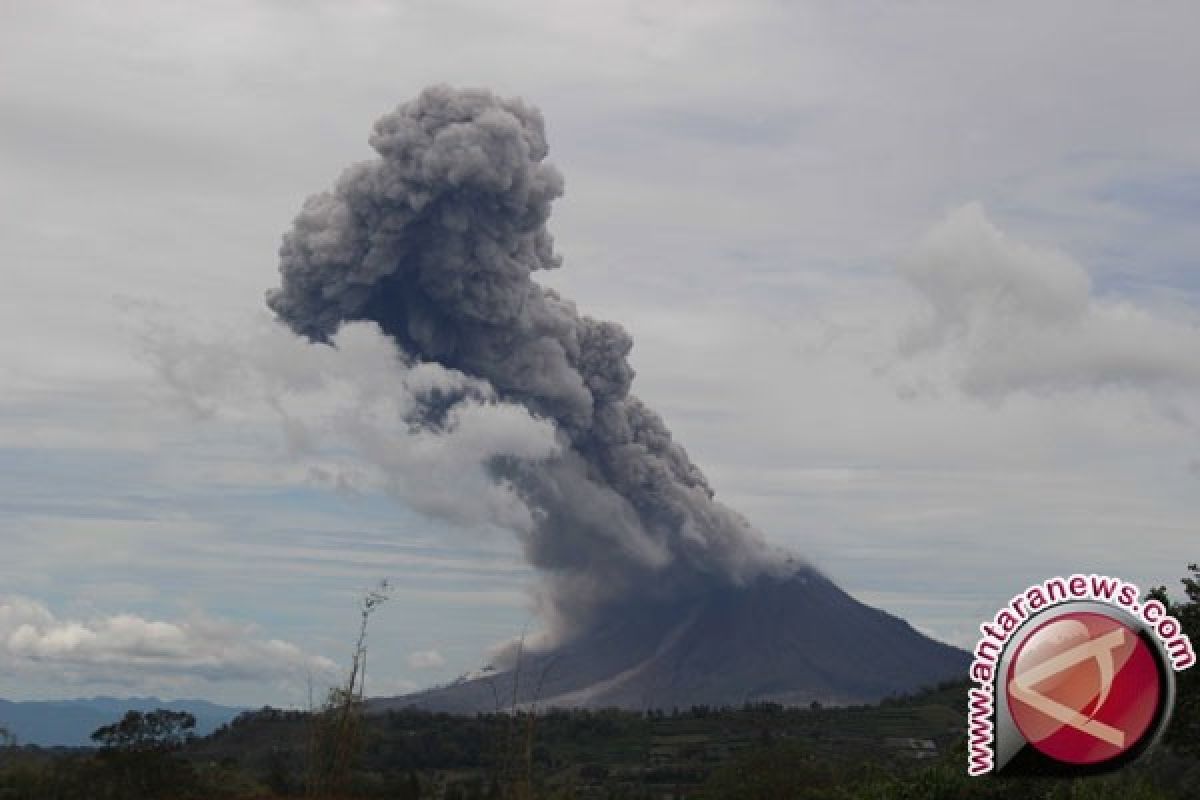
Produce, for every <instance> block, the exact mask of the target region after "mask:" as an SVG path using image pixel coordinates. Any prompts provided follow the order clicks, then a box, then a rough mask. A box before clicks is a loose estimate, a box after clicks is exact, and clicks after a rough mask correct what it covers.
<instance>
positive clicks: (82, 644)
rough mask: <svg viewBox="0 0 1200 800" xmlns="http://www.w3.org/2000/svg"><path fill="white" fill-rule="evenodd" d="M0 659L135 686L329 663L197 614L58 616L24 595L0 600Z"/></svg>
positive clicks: (290, 675)
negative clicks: (157, 617) (173, 616)
mask: <svg viewBox="0 0 1200 800" xmlns="http://www.w3.org/2000/svg"><path fill="white" fill-rule="evenodd" d="M0 664H2V665H3V667H4V668H5V669H6V670H9V671H15V672H25V673H30V672H38V673H45V672H47V671H48V672H50V673H53V674H57V675H59V676H61V677H62V678H63V680H64V681H66V680H70V679H71V676H73V675H78V674H84V675H86V678H87V680H88V681H114V682H118V683H123V684H127V685H128V684H137V683H139V682H140V683H147V682H155V681H161V680H164V679H167V680H169V679H177V678H179V677H186V678H201V679H204V680H207V681H213V682H222V681H271V680H280V679H283V680H292V681H298V680H305V679H306V678H307V676H309V675H312V676H314V677H316V678H318V679H320V678H326V677H328V676H329V675H330V674H331V673H332V671H333V670H334V668H335V665H334V663H333V662H332V661H330V660H329V659H327V658H324V657H322V656H316V655H312V654H309V653H305V652H304V651H303V650H301V649H300V648H299V647H297V646H296V645H294V644H292V643H290V642H286V641H283V640H280V639H271V638H264V637H263V636H262V635H261V633H260V631H259V630H258V628H257V627H256V626H254V625H245V624H239V623H235V622H229V621H225V620H219V619H213V618H211V617H205V616H199V615H197V616H192V617H190V618H188V619H184V620H179V621H174V622H168V621H162V620H151V619H145V618H143V617H140V616H137V615H134V614H114V615H110V616H100V617H96V618H94V619H89V620H73V619H61V618H59V617H57V616H55V614H53V613H52V612H51V611H50V610H49V609H48V608H46V606H44V605H42V604H41V603H39V602H37V601H36V600H32V599H30V598H28V597H22V596H11V597H5V598H0Z"/></svg>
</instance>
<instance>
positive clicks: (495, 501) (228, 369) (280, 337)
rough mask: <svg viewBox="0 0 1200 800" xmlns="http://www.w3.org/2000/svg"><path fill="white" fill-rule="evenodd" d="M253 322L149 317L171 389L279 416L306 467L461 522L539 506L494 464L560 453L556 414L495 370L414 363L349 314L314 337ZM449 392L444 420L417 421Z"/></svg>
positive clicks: (517, 519) (500, 520)
mask: <svg viewBox="0 0 1200 800" xmlns="http://www.w3.org/2000/svg"><path fill="white" fill-rule="evenodd" d="M255 323H256V324H255V325H253V326H252V329H251V331H250V332H248V333H242V334H233V335H228V336H225V337H222V338H220V339H217V338H204V337H199V336H193V335H190V334H187V333H185V332H183V331H182V330H181V329H179V328H175V327H172V326H170V325H164V324H150V326H149V330H148V331H147V333H146V335H145V336H144V347H145V352H146V353H147V354H148V357H149V358H150V360H151V361H152V362H153V364H154V366H155V367H156V370H157V373H158V375H159V377H160V378H161V380H162V382H163V384H164V385H165V386H166V387H168V389H169V390H170V396H171V397H173V398H175V399H176V400H178V401H180V402H182V403H183V405H184V406H185V407H186V408H187V409H189V410H190V411H191V412H192V413H193V414H194V415H196V416H198V417H213V416H220V417H223V418H225V419H226V420H243V421H251V422H258V423H262V422H269V421H270V420H272V419H274V420H277V421H278V422H279V423H280V424H281V425H282V431H283V435H284V439H285V441H286V444H287V449H288V452H289V453H290V455H291V456H292V457H293V458H295V459H298V460H300V461H301V462H302V463H304V464H305V465H306V466H307V467H308V470H307V475H308V476H309V477H310V478H311V479H313V480H316V481H319V482H322V483H326V484H328V485H330V486H331V487H333V488H335V489H338V490H340V491H354V490H356V489H357V490H364V491H370V490H377V491H386V492H388V493H390V494H391V495H393V496H394V497H396V498H398V499H399V500H401V501H402V502H404V503H405V504H406V505H407V506H408V507H410V508H412V509H414V510H416V511H419V512H422V513H425V514H428V515H430V516H433V517H437V518H440V519H445V520H449V521H451V522H453V523H456V524H460V525H464V526H481V525H495V526H498V527H502V528H507V529H510V530H515V531H523V530H526V529H527V528H528V527H529V526H530V524H531V522H530V511H529V509H528V508H527V507H526V506H525V504H524V503H523V502H522V501H521V500H520V499H519V498H518V497H517V496H516V494H515V493H514V492H513V491H512V489H511V487H509V486H508V485H506V484H503V483H497V482H496V481H494V480H493V479H492V478H491V477H490V476H489V475H488V474H487V473H486V464H487V463H488V462H489V461H490V460H491V459H493V458H495V457H497V456H512V457H515V458H520V459H528V460H537V459H544V458H548V457H551V456H553V455H555V454H556V453H557V452H558V443H557V441H556V440H555V430H554V426H553V424H552V423H551V422H549V421H546V420H542V419H538V418H535V417H534V416H532V415H531V414H530V412H529V411H527V410H526V409H524V408H523V407H521V406H518V405H514V404H512V403H506V402H500V401H498V400H497V399H496V397H495V393H494V391H493V390H492V388H491V387H490V386H489V385H488V384H487V382H486V381H482V380H478V379H475V378H471V377H468V376H466V375H464V374H462V373H460V372H458V371H456V370H452V369H447V368H445V367H442V366H440V365H438V364H433V363H418V364H409V363H407V362H406V361H405V359H404V357H402V355H401V354H400V352H399V351H398V350H397V348H396V345H395V343H394V342H393V341H392V340H391V339H390V338H389V337H387V336H386V335H384V334H383V333H382V332H381V331H380V330H379V328H378V327H377V326H376V325H375V324H374V323H350V324H347V325H344V326H343V327H342V328H341V329H340V330H339V331H338V333H337V334H336V335H335V336H334V337H333V339H332V341H331V342H330V344H328V345H326V344H316V343H313V342H309V341H308V340H306V339H302V338H301V337H298V336H296V335H295V334H293V333H291V332H290V331H288V330H286V329H285V328H284V327H283V326H282V325H279V324H277V323H274V322H271V321H269V320H266V319H265V318H262V317H260V318H255ZM431 397H432V398H434V400H433V405H437V404H438V402H439V400H438V398H441V399H442V401H444V400H445V399H447V398H448V399H450V400H451V401H453V402H452V403H451V405H452V407H450V408H449V410H448V411H446V412H445V414H446V416H445V420H444V422H443V423H442V424H441V425H440V426H438V427H437V428H436V429H434V428H431V427H430V426H421V427H420V429H416V427H417V426H414V425H410V423H409V419H410V417H411V416H412V415H413V414H418V413H424V411H423V405H424V404H425V403H427V402H429V398H431Z"/></svg>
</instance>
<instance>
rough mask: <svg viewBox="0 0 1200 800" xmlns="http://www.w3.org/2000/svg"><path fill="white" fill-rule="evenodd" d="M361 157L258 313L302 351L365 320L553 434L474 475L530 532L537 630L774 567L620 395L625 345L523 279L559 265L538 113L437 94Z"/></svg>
mask: <svg viewBox="0 0 1200 800" xmlns="http://www.w3.org/2000/svg"><path fill="white" fill-rule="evenodd" d="M370 143H371V146H372V147H373V148H374V149H375V150H376V151H377V152H378V154H379V158H376V159H374V160H371V161H367V162H364V163H360V164H356V165H354V166H352V167H350V168H349V169H347V170H346V171H345V172H344V173H343V174H342V176H341V178H340V179H339V180H338V182H337V184H336V185H335V187H334V188H333V190H332V191H328V192H324V193H321V194H317V195H314V196H312V197H310V198H309V199H308V200H307V201H306V202H305V204H304V207H303V210H302V211H301V212H300V214H299V215H298V216H297V218H296V220H295V223H294V225H293V227H292V229H291V230H290V231H289V232H287V233H286V234H285V236H284V241H283V245H282V248H281V251H280V255H281V262H280V273H281V276H282V285H281V287H280V288H278V289H275V290H272V291H271V292H270V293H269V295H268V300H267V302H268V305H269V306H270V307H271V308H272V309H273V310H274V311H275V312H276V313H277V314H278V316H279V317H280V318H281V319H282V320H284V321H285V322H286V323H287V324H288V325H289V326H290V327H291V328H292V329H293V330H294V331H296V332H297V333H299V334H302V335H304V336H306V337H308V338H310V339H312V340H314V341H329V340H330V339H331V338H332V337H333V336H334V334H335V333H336V332H337V331H338V329H339V327H340V326H341V325H342V324H344V323H346V322H350V321H355V320H369V321H373V322H375V323H376V324H378V325H379V326H380V328H381V329H382V330H383V331H384V332H385V333H386V334H388V335H389V336H390V337H392V338H393V339H394V340H395V341H396V343H397V345H398V346H399V347H400V349H401V350H403V351H404V352H405V353H406V354H407V355H408V356H409V357H410V358H412V359H414V360H415V361H418V362H436V363H438V364H441V365H443V366H445V367H448V368H451V369H455V370H460V371H462V372H463V373H466V374H467V375H469V376H472V377H474V378H477V379H481V380H483V381H486V382H487V384H489V385H490V387H491V388H492V389H493V390H494V392H495V395H496V397H497V398H499V399H500V400H501V401H505V402H511V403H519V404H521V405H523V406H524V407H525V408H527V409H528V410H529V411H530V412H531V413H532V414H534V415H535V416H537V417H539V418H543V419H547V420H551V421H552V422H553V423H554V425H555V429H556V436H557V438H558V440H559V444H560V448H561V452H560V454H559V455H558V456H556V457H554V458H550V459H541V460H526V459H520V458H512V457H507V456H499V457H493V458H492V459H491V461H490V462H489V464H488V469H489V471H490V473H491V474H492V475H493V477H494V478H495V480H496V481H499V482H503V483H505V484H508V485H511V486H512V487H513V489H514V490H515V491H516V492H517V494H518V495H519V496H520V497H521V498H522V500H523V501H524V502H525V503H526V504H527V505H528V506H529V509H530V511H531V513H532V517H533V520H534V524H533V525H532V527H531V528H530V529H528V530H526V531H518V535H520V536H521V537H522V539H523V545H524V549H525V552H526V554H527V558H528V559H529V561H530V563H531V564H533V565H534V566H535V567H537V568H539V569H540V570H541V571H542V574H543V575H544V577H545V582H544V587H545V595H544V598H545V601H546V602H545V604H544V605H543V608H542V611H543V613H544V614H545V616H546V617H547V621H548V622H549V623H550V625H551V629H552V630H553V631H555V632H557V633H560V634H561V633H564V632H569V631H571V630H575V629H577V628H578V627H579V626H581V625H586V624H588V623H589V622H593V621H594V618H595V616H596V615H598V614H607V613H610V612H611V611H613V610H614V609H617V608H620V607H625V606H626V604H627V603H630V602H634V603H637V602H643V601H644V600H646V599H648V598H653V597H664V598H666V597H670V598H672V599H678V598H680V597H685V596H686V595H687V594H688V593H689V592H700V591H703V590H705V589H706V588H707V587H711V586H712V585H713V584H714V583H725V584H728V583H738V582H742V581H744V580H746V579H747V578H750V577H752V576H755V575H758V574H760V573H761V572H763V571H764V570H768V569H773V568H774V567H775V566H776V565H779V564H780V563H782V561H783V559H782V558H781V557H780V556H779V555H778V554H777V553H776V552H774V551H773V550H772V549H771V548H769V547H767V546H766V544H765V543H764V541H763V539H762V537H761V536H760V535H759V534H758V533H757V532H756V531H755V530H754V529H753V528H752V527H751V526H750V525H749V524H748V523H747V522H746V521H745V520H744V519H743V518H742V517H741V516H739V515H738V514H737V513H735V512H734V511H732V510H731V509H729V508H727V507H725V506H724V505H722V504H720V503H719V502H717V501H716V500H714V497H713V490H712V488H711V487H710V486H709V484H708V483H707V481H706V480H705V477H704V475H703V474H702V473H701V471H700V470H699V469H698V468H697V467H696V466H695V465H694V464H693V463H692V462H691V461H690V460H689V458H688V455H687V453H686V452H685V451H684V449H683V447H681V446H680V445H679V444H678V443H677V442H675V441H674V440H673V439H672V437H671V433H670V431H669V430H668V429H667V427H666V426H665V425H664V424H663V421H662V419H661V418H660V417H659V416H658V415H657V414H655V413H654V411H652V410H651V409H649V408H647V407H646V406H645V405H644V404H643V403H642V402H641V401H639V400H638V399H637V398H636V397H635V396H633V395H631V394H630V386H631V384H632V382H633V377H634V372H633V369H632V368H631V367H630V365H629V363H628V361H627V356H628V354H629V352H630V349H631V347H632V345H633V341H632V339H631V338H630V336H629V334H628V333H626V331H625V330H624V329H622V328H621V326H620V325H617V324H616V323H613V322H606V321H602V320H596V319H592V318H590V317H587V316H583V315H581V314H580V313H579V312H578V311H577V310H576V308H575V305H574V303H572V302H571V301H570V300H568V299H566V298H563V297H561V296H560V295H558V294H557V293H556V292H554V291H552V290H550V289H547V288H544V287H542V286H541V285H539V284H538V283H537V282H536V281H535V280H534V273H536V272H537V271H538V270H547V269H554V268H557V267H559V266H560V264H561V259H560V257H559V256H558V255H556V254H555V251H554V243H553V239H552V238H551V236H550V233H549V232H548V231H547V228H546V222H547V219H548V218H549V216H550V210H551V204H552V203H553V201H554V200H555V199H556V198H557V197H559V196H560V195H561V194H562V192H563V179H562V176H561V175H560V174H559V172H558V170H556V169H555V168H554V167H553V166H552V165H551V164H549V163H548V162H547V161H546V160H545V159H546V155H547V144H546V137H545V129H544V124H543V120H542V117H541V114H540V113H539V112H538V111H537V110H536V109H534V108H532V107H530V106H528V105H526V104H524V103H523V102H521V101H520V100H515V99H503V98H499V97H497V96H495V95H493V94H492V93H490V92H488V91H485V90H475V89H465V90H456V89H452V88H450V87H447V86H437V87H433V88H430V89H427V90H425V91H424V92H422V93H421V95H420V96H419V97H418V98H417V99H416V100H414V101H412V102H409V103H406V104H404V105H402V106H400V107H399V108H398V109H397V110H396V111H394V112H392V113H390V114H387V115H386V116H384V117H383V118H381V119H380V120H379V121H378V122H376V124H375V128H374V130H373V132H372V134H371V137H370ZM714 368H716V366H714ZM455 402H457V398H454V397H445V398H440V399H439V401H438V404H435V405H431V407H430V409H429V412H428V413H427V414H424V415H420V416H419V420H420V422H419V424H421V425H426V426H434V427H436V426H438V425H439V424H441V422H442V420H444V419H445V418H446V412H447V409H448V408H449V407H452V406H453V405H454V403H455Z"/></svg>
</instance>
